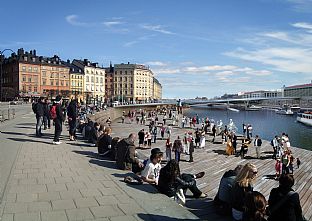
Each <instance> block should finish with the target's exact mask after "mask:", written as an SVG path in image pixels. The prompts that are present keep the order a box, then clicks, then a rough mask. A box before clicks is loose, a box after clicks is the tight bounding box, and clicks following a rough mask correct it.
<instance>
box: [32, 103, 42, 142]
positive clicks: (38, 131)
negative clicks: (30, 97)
mask: <svg viewBox="0 0 312 221" xmlns="http://www.w3.org/2000/svg"><path fill="white" fill-rule="evenodd" d="M42 100H43V99H42V98H39V100H38V103H37V104H35V106H34V108H33V109H34V112H35V114H36V119H37V123H36V136H37V137H41V136H42V133H41V127H42V124H43V116H44V105H43V102H42Z"/></svg>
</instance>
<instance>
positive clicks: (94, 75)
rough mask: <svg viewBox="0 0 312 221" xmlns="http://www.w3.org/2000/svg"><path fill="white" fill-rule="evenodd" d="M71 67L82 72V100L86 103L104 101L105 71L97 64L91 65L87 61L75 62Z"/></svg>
mask: <svg viewBox="0 0 312 221" xmlns="http://www.w3.org/2000/svg"><path fill="white" fill-rule="evenodd" d="M72 64H73V65H75V66H77V67H79V68H81V69H82V70H83V72H84V98H85V99H86V100H87V102H89V103H90V102H92V103H93V102H94V103H97V102H101V103H102V102H104V100H105V69H104V68H102V67H99V66H98V63H91V62H90V61H89V60H88V59H84V60H76V59H74V60H73V62H72Z"/></svg>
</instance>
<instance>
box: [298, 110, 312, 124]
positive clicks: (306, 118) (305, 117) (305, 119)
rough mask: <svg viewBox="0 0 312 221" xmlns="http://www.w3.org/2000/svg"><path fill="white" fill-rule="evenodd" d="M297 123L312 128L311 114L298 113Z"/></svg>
mask: <svg viewBox="0 0 312 221" xmlns="http://www.w3.org/2000/svg"><path fill="white" fill-rule="evenodd" d="M297 121H298V122H300V123H303V124H306V125H309V126H312V112H304V113H298V114H297Z"/></svg>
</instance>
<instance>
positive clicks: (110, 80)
mask: <svg viewBox="0 0 312 221" xmlns="http://www.w3.org/2000/svg"><path fill="white" fill-rule="evenodd" d="M113 99H114V67H113V65H112V63H110V65H109V67H108V68H105V103H112V102H113Z"/></svg>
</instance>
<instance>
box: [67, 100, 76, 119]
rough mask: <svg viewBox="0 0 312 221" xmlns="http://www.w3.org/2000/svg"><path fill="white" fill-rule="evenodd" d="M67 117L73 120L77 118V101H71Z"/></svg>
mask: <svg viewBox="0 0 312 221" xmlns="http://www.w3.org/2000/svg"><path fill="white" fill-rule="evenodd" d="M67 116H68V117H69V118H72V119H74V120H75V119H76V118H77V104H76V102H75V101H71V102H70V103H69V105H68V107H67Z"/></svg>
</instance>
